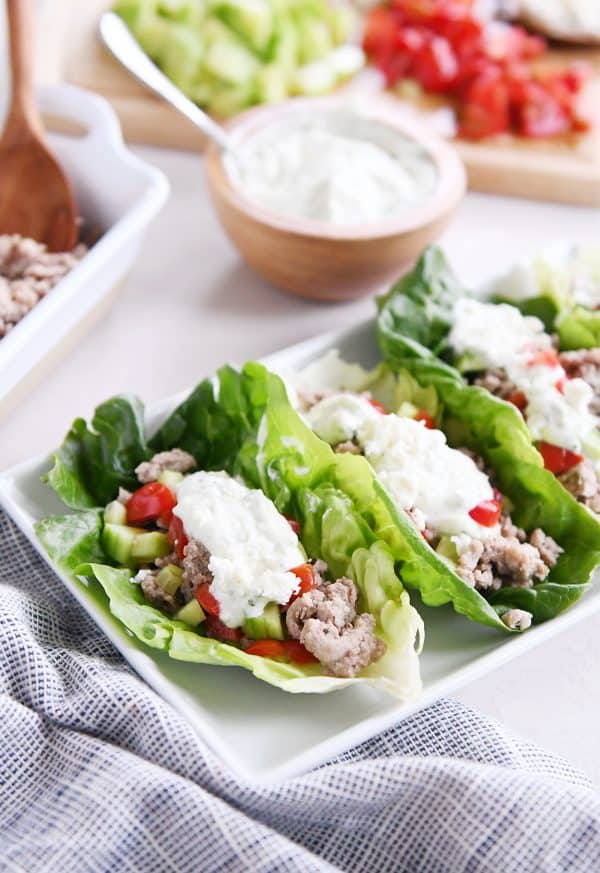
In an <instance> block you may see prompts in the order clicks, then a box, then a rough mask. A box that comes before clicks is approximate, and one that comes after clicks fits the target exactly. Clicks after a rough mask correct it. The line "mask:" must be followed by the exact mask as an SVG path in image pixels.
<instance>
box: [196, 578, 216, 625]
mask: <svg viewBox="0 0 600 873" xmlns="http://www.w3.org/2000/svg"><path fill="white" fill-rule="evenodd" d="M196 600H197V601H198V603H199V604H200V606H201V607H202V609H203V610H204V612H206V613H207V614H208V615H212V616H213V617H214V618H218V617H219V614H220V612H221V606H220V604H219V601H218V600H217V598H216V597H215V595H214V594H213V593H212V591H211V590H210V583H209V582H203V583H202V585H198V587H197V588H196Z"/></svg>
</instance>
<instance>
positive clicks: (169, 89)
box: [17, 0, 230, 150]
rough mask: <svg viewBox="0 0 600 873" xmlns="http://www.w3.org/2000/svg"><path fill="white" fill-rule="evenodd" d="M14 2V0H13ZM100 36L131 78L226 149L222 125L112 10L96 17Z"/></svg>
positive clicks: (228, 144) (228, 143)
mask: <svg viewBox="0 0 600 873" xmlns="http://www.w3.org/2000/svg"><path fill="white" fill-rule="evenodd" d="M17 2H18V0H17ZM100 36H101V37H102V40H103V42H104V44H105V45H106V47H107V48H108V49H109V50H110V51H111V52H112V54H113V55H114V56H115V57H116V58H117V60H118V61H120V62H121V63H122V64H123V66H124V67H125V68H126V69H127V70H129V72H130V73H131V74H132V75H133V76H135V78H136V79H137V80H138V81H139V82H141V83H142V84H143V85H145V86H146V88H149V89H150V90H151V91H153V92H154V93H155V94H157V95H158V96H159V97H162V99H163V100H165V101H166V102H167V103H169V104H170V105H171V106H173V108H174V109H177V110H178V111H179V112H181V114H182V115H185V117H186V118H188V119H189V120H190V121H191V122H192V124H195V125H196V127H198V128H200V130H201V131H202V133H204V134H205V135H206V136H207V137H209V139H211V140H213V142H215V143H216V144H217V145H218V146H220V148H222V149H225V150H229V149H230V140H229V137H228V136H227V134H226V133H225V131H224V130H223V128H222V127H221V126H220V125H219V124H217V123H216V121H213V119H212V118H211V117H210V116H209V115H207V114H206V113H205V112H203V111H202V110H201V109H200V108H199V107H198V106H196V104H195V103H192V101H191V100H188V98H187V97H186V96H185V94H183V93H182V92H181V91H180V90H179V88H177V86H176V85H174V84H173V83H172V82H171V81H170V80H169V79H168V78H167V77H166V76H165V75H164V74H163V73H161V71H160V70H159V69H158V67H157V66H156V65H155V64H154V63H153V62H152V61H151V60H150V58H149V57H148V55H147V54H146V53H145V52H144V51H143V50H142V49H141V48H140V45H139V43H138V42H137V40H136V39H135V38H134V36H133V34H132V33H131V31H130V30H129V28H128V27H127V25H126V24H125V22H124V21H123V20H122V19H121V18H119V16H118V15H115V13H114V12H105V13H104V15H102V17H101V18H100Z"/></svg>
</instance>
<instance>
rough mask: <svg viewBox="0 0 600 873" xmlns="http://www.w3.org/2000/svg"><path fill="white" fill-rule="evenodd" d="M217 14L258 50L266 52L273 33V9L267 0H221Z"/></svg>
mask: <svg viewBox="0 0 600 873" xmlns="http://www.w3.org/2000/svg"><path fill="white" fill-rule="evenodd" d="M216 13H217V15H218V16H219V17H220V18H221V19H222V20H223V21H224V22H225V23H226V24H227V25H228V26H229V27H231V29H232V30H233V31H235V33H236V34H237V35H238V36H239V37H241V39H243V40H244V42H246V43H248V44H249V46H250V47H251V48H253V49H254V50H255V51H257V52H261V53H262V52H264V51H265V50H266V48H267V46H268V44H269V40H270V39H271V34H272V33H273V10H272V6H271V4H270V3H268V2H266V0H221V2H219V3H218V4H217V7H216Z"/></svg>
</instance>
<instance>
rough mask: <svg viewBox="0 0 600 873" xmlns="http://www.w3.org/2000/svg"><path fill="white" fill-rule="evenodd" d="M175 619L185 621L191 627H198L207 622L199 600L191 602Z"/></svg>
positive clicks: (182, 608) (183, 607)
mask: <svg viewBox="0 0 600 873" xmlns="http://www.w3.org/2000/svg"><path fill="white" fill-rule="evenodd" d="M175 618H177V619H179V621H184V622H185V623H186V624H189V626H190V627H198V625H199V624H202V622H203V621H204V620H205V618H206V615H205V614H204V610H203V609H202V607H201V606H200V604H199V603H198V601H197V600H190V602H189V603H186V605H185V606H182V607H181V609H180V610H179V612H177V613H176V614H175Z"/></svg>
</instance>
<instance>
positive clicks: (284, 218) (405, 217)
mask: <svg viewBox="0 0 600 873" xmlns="http://www.w3.org/2000/svg"><path fill="white" fill-rule="evenodd" d="M352 106H353V104H349V102H348V98H347V97H346V98H345V97H343V96H336V95H334V96H328V97H294V98H292V99H290V100H287V101H284V102H283V103H281V104H277V105H276V106H275V107H274V106H271V105H266V106H256V107H254V108H252V109H249V110H247V111H246V112H243V113H241V114H240V115H238V116H236V117H235V118H234V119H232V120H231V121H230V122H229V123H228V124H227V128H228V131H229V133H230V136H231V140H232V143H234V144H236V143H240V142H243V141H244V140H245V139H247V138H249V137H251V136H252V134H253V133H254V132H255V131H256V130H257V129H258V128H261V127H262V126H263V124H264V118H265V116H267V115H273V119H274V120H275V119H276V120H277V122H279V121H281V120H282V119H284V118H285V116H286V115H296V114H297V113H302V112H307V111H310V110H315V111H331V110H334V109H340V110H345V111H346V112H348V111H352ZM355 111H357V112H359V114H360V115H361V116H362V117H365V118H367V119H371V120H373V121H377V122H379V123H381V124H383V125H384V126H386V127H388V128H390V129H392V130H394V131H396V132H397V133H398V134H400V135H404V136H405V137H408V138H409V139H412V140H414V141H415V142H416V143H417V144H418V145H419V146H421V148H422V149H423V151H425V152H426V154H427V155H428V157H429V158H430V159H431V161H432V162H433V164H434V166H435V168H436V172H437V183H436V185H435V186H434V188H433V190H432V191H431V192H430V194H429V195H428V196H427V197H426V198H425V199H424V200H423V201H421V202H417V203H415V204H414V205H413V206H410V207H408V208H406V209H405V210H403V211H402V212H400V213H399V214H398V215H395V216H390V217H389V218H386V219H384V220H382V221H374V222H370V223H368V224H356V225H354V224H353V225H332V224H329V223H327V222H325V221H312V220H308V219H302V218H294V217H293V216H289V215H285V214H282V213H279V212H276V211H274V210H272V209H268V208H267V207H264V206H262V205H261V204H260V203H258V202H257V201H256V200H253V199H252V198H251V197H249V196H247V195H246V194H245V192H244V190H243V188H241V187H239V186H238V185H237V184H236V183H235V182H234V180H233V179H232V178H231V176H230V174H229V173H228V171H227V168H226V166H225V164H224V162H223V160H222V158H221V155H220V153H219V151H218V148H217V147H216V146H214V145H213V144H210V145H209V148H208V151H209V153H212V158H213V160H216V161H217V162H218V169H219V172H220V173H222V177H223V178H222V182H223V187H224V193H225V195H226V196H227V198H228V199H229V200H230V201H231V202H232V203H233V204H234V206H235V207H236V208H237V209H238V210H241V211H243V212H244V213H246V214H249V215H251V216H252V217H253V218H254V219H256V220H257V221H259V222H262V223H263V224H266V225H268V226H269V227H273V228H275V229H277V230H281V231H284V232H289V233H295V234H301V235H302V236H306V237H313V238H315V237H316V238H323V239H331V240H345V241H349V240H370V239H380V238H385V237H393V236H398V235H399V234H403V233H410V232H411V231H414V230H417V229H418V228H420V227H423V226H424V225H427V224H429V223H430V222H432V221H435V220H436V219H437V218H439V217H440V216H441V215H442V214H443V213H445V212H446V211H447V210H448V209H450V208H452V207H453V206H454V205H455V204H456V203H457V202H458V201H459V200H460V198H461V197H462V196H463V195H464V193H465V191H466V187H467V175H466V170H465V168H464V165H463V163H462V161H461V159H460V157H459V156H458V153H457V151H456V149H455V148H454V147H453V146H452V145H450V144H449V143H447V142H445V141H444V140H443V139H442V138H441V137H439V136H438V135H437V134H435V133H433V132H432V131H431V130H430V129H429V128H427V127H426V125H424V124H422V123H420V122H419V121H418V120H415V119H414V118H412V117H410V116H408V115H405V114H404V113H402V111H400V110H399V109H396V110H395V111H394V109H393V108H392V106H391V105H390V102H389V101H388V100H386V99H384V98H378V97H374V96H372V97H371V98H370V100H369V102H364V103H361V104H360V109H356V110H355Z"/></svg>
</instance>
